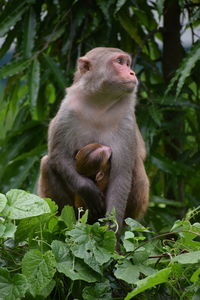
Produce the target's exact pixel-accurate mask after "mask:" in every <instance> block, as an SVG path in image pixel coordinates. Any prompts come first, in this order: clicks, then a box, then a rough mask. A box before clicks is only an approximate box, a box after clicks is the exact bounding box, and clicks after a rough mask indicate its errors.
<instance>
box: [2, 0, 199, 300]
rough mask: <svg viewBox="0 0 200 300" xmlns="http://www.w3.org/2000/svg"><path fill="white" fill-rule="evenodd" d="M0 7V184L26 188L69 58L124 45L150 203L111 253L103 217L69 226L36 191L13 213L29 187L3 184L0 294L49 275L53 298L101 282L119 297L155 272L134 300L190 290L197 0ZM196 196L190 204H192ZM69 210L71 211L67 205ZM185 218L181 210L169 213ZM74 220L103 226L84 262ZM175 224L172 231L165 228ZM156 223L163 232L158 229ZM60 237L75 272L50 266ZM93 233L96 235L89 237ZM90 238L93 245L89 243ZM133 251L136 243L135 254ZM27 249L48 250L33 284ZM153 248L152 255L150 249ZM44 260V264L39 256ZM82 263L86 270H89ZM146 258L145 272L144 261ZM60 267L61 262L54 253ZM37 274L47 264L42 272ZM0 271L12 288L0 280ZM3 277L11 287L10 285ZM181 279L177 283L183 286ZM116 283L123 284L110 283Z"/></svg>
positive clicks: (30, 0)
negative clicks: (27, 209)
mask: <svg viewBox="0 0 200 300" xmlns="http://www.w3.org/2000/svg"><path fill="white" fill-rule="evenodd" d="M0 12H1V13H0V37H2V38H3V40H2V41H3V43H2V46H1V48H0V63H1V64H2V65H3V66H2V67H1V68H0V79H1V81H0V191H1V192H2V193H3V194H5V193H7V192H8V191H9V190H10V189H13V188H20V189H23V190H27V191H30V192H33V193H34V192H35V190H36V182H37V178H38V169H39V160H40V157H41V156H42V155H43V154H44V153H45V152H46V148H47V140H46V137H47V126H48V123H49V120H50V119H51V118H52V117H53V116H54V115H55V112H56V111H57V109H58V106H59V104H60V101H61V100H62V97H63V96H64V93H65V88H66V87H67V86H69V85H70V84H71V82H72V76H73V72H74V68H75V65H76V59H77V57H78V56H80V55H82V54H84V53H85V52H86V51H87V50H89V49H91V48H93V47H96V46H112V47H119V48H122V49H123V50H125V51H127V52H129V53H130V54H131V55H132V56H133V60H134V69H135V71H136V73H137V76H138V78H139V80H140V87H139V92H138V106H137V112H136V113H137V119H138V123H139V125H140V128H141V131H142V134H143V136H144V138H145V142H146V145H147V150H148V159H147V161H146V169H147V173H148V175H149V177H150V181H151V204H150V208H149V210H148V214H147V216H146V218H145V220H144V222H143V225H144V226H145V227H140V225H134V224H136V223H134V221H130V220H129V221H128V226H129V227H128V229H127V233H125V235H124V237H123V243H122V250H121V251H122V252H121V253H120V254H121V255H117V254H116V253H115V252H114V245H115V237H114V236H113V235H112V233H111V232H109V233H106V231H105V227H104V226H103V227H99V225H93V226H89V225H87V224H86V219H84V220H82V221H80V220H79V222H78V223H77V224H75V221H71V223H70V224H71V225H70V224H69V223H68V221H66V218H65V217H63V218H61V219H59V217H56V216H55V212H56V208H55V207H54V208H52V207H51V208H48V207H47V206H45V204H44V203H43V202H41V203H43V204H41V206H42V208H41V207H40V205H39V204H38V201H39V200H37V199H36V200H33V204H34V205H35V210H36V212H37V213H36V214H31V213H30V214H27V215H24V214H23V213H19V212H15V202H16V201H18V200H19V198H20V197H21V199H23V202H25V201H26V199H27V197H28V196H27V194H26V195H25V194H20V193H21V192H17V191H14V192H13V191H11V192H9V193H11V194H8V196H6V197H5V196H4V195H3V194H2V195H1V198H0V212H1V215H2V218H1V219H0V222H1V223H0V239H1V240H0V241H1V244H0V247H1V253H3V254H1V256H0V265H1V266H2V268H1V275H0V299H21V298H23V297H24V295H25V293H26V297H27V298H26V299H33V297H35V299H40V298H41V299H44V298H45V297H47V295H49V293H50V292H51V289H50V287H54V286H55V289H54V293H56V291H55V290H59V289H60V292H61V296H60V299H64V298H63V297H66V299H67V297H68V296H69V297H68V298H69V299H70V297H72V296H70V295H73V297H74V298H76V297H77V298H78V299H81V298H80V297H81V296H80V295H78V296H76V295H75V294H73V293H74V290H77V289H78V287H77V286H79V290H80V294H81V293H82V297H83V298H84V299H101V298H100V296H97V295H96V296H93V298H92V296H91V297H90V296H88V295H90V293H92V292H93V291H94V290H95V291H99V295H101V296H102V295H104V294H105V295H106V293H107V294H108V296H105V295H104V297H103V296H102V297H103V298H106V297H107V298H106V299H111V291H110V288H112V291H114V293H113V297H116V299H123V297H125V295H126V294H127V293H128V292H130V291H131V290H133V288H134V287H136V289H135V290H134V292H133V293H137V291H138V289H140V288H142V287H143V286H145V287H147V288H148V289H150V288H151V287H152V286H155V285H156V282H157V284H158V287H157V288H156V289H151V290H150V291H151V292H149V290H148V291H147V293H145V292H144V293H143V294H142V295H140V296H141V297H140V298H139V299H157V298H156V297H158V299H161V297H162V295H163V297H164V299H181V297H183V298H182V299H193V300H195V299H198V297H199V294H198V293H199V288H198V285H199V281H200V279H199V274H200V272H199V267H200V266H199V263H200V262H199V258H198V255H199V253H198V251H200V246H199V228H200V225H199V223H198V220H199V209H198V208H197V207H198V205H199V182H200V150H199V148H200V146H199V145H200V104H199V103H200V102H199V100H200V89H199V85H200V62H199V60H200V42H199V40H198V33H199V31H198V30H197V29H198V28H199V27H198V26H199V23H200V5H199V2H198V1H197V0H179V1H178V0H173V1H171V0H159V1H153V0H152V1H145V0H93V1H92V0H85V1H81V0H74V1H72V0H71V1H64V0H55V1H48V0H43V1H37V0H9V1H7V0H1V2H0ZM185 32H189V42H188V44H187V45H185V44H184V43H183V42H184V33H185ZM183 45H184V47H183ZM18 193H19V194H20V196H19V198H18ZM30 197H31V196H30ZM17 199H18V200H17ZM28 199H29V197H28ZM27 201H28V203H29V200H27ZM41 201H42V200H41ZM39 202H40V201H39ZM28 203H27V204H26V205H28ZM37 205H39V208H40V209H41V210H40V209H39V208H37ZM51 205H53V204H51ZM51 205H50V206H51ZM8 207H9V208H8ZM17 207H18V206H17ZM45 207H46V208H45ZM194 207H195V208H196V209H195V210H194V212H193V213H191V209H192V208H194ZM32 209H33V208H32ZM188 211H189V212H188ZM187 212H188V213H187ZM18 213H19V214H18ZM63 214H64V213H63ZM69 215H70V216H72V215H73V213H72V212H70V213H69V212H68V213H67V216H68V217H69ZM185 216H186V217H185ZM183 217H184V218H185V219H184V220H183V221H177V220H178V219H180V218H183ZM69 218H70V219H71V218H72V217H69ZM131 222H133V223H131ZM28 224H36V225H35V226H36V227H34V228H35V231H34V232H33V231H30V232H29V228H30V225H28ZM72 224H73V225H72ZM80 224H81V228H82V229H81V230H82V231H83V232H82V233H80V236H82V235H83V236H85V235H86V232H87V234H88V232H91V231H94V236H98V237H100V238H101V239H102V241H104V239H107V237H106V235H108V236H109V237H110V236H111V235H112V238H111V241H110V244H109V245H108V249H106V250H105V249H104V250H101V251H102V252H101V253H102V257H104V259H105V257H107V260H106V259H105V260H104V261H103V262H102V261H101V260H98V259H96V261H93V259H94V257H93V256H92V258H89V259H88V261H87V259H84V258H83V257H81V255H83V253H85V252H84V251H87V250H88V249H87V250H85V247H86V246H85V244H84V241H83V245H82V244H81V242H80V241H77V244H76V243H75V241H76V237H75V236H74V234H75V233H76V231H79V230H80ZM174 224H175V225H174ZM192 224H193V225H192ZM137 226H139V227H137ZM72 227H73V228H72ZM147 227H148V229H147ZM138 228H139V229H138ZM141 228H142V229H141ZM73 230H75V233H74V231H73ZM152 231H155V232H157V235H160V236H159V238H155V239H154V238H153V239H152V234H153V233H152ZM174 231H178V233H175V234H174V233H173V232H174ZM59 232H60V233H59ZM141 232H142V233H141ZM165 232H170V234H168V235H165ZM172 233H173V234H172ZM162 234H164V235H162ZM153 236H154V237H155V234H153ZM13 238H14V239H15V243H14V244H13ZM143 239H146V240H145V241H146V242H145V243H142V242H141V240H143ZM194 239H195V240H194ZM69 240H70V243H71V242H72V244H73V243H75V244H76V245H77V247H78V248H77V249H76V250H74V248H73V247H72V246H70V245H71V244H70V245H69V246H66V243H65V244H60V247H61V249H62V246H63V248H65V249H63V251H66V252H65V253H64V254H63V255H64V257H65V255H66V256H67V259H68V260H69V261H68V264H69V265H68V266H70V264H71V262H72V261H73V263H74V262H75V261H76V262H77V261H78V263H80V265H79V267H80V269H81V271H80V269H79V270H78V271H77V270H76V272H77V274H78V275H77V277H73V276H72V275H70V274H66V273H65V272H66V271H65V272H62V271H60V269H59V267H58V264H59V257H58V255H57V252H56V250H55V247H57V245H56V243H64V241H67V242H69ZM126 240H127V242H126ZM148 241H149V242H148ZM129 242H130V244H129ZM154 242H155V243H154ZM91 243H92V244H95V243H96V242H95V239H94V240H91ZM102 243H103V242H102ZM140 243H141V244H140ZM156 243H158V244H159V245H157V244H156ZM127 244H128V245H127ZM45 245H46V246H45ZM52 245H54V246H52ZM93 246H94V245H93ZM66 247H68V248H66ZM79 247H80V248H79ZM129 247H130V248H129ZM96 248H98V245H96V244H95V246H94V249H96ZM147 248H148V249H147ZM78 249H79V250H78ZM149 249H150V250H149ZM38 251H39V252H38ZM81 251H83V252H81ZM89 251H91V250H90V248H89ZM94 251H96V250H94ZM104 251H105V253H107V255H108V256H106V254H105V253H104ZM138 251H139V252H140V251H144V253H143V254H144V255H143V254H142V255H141V253H138ZM92 253H93V252H92ZM108 253H109V254H108ZM31 255H32V256H34V255H36V256H37V257H39V258H37V257H36V258H35V259H36V260H37V261H38V264H40V263H39V262H40V259H41V260H42V261H43V260H44V261H46V264H47V266H46V265H45V263H44V265H45V267H44V268H46V269H45V270H47V269H48V272H50V273H48V272H47V273H45V272H46V271H45V272H43V271H41V272H40V269H37V271H38V274H40V275H41V278H40V279H41V281H39V282H40V288H41V289H38V287H36V286H34V287H33V286H30V281H31V280H32V279H30V278H29V275H31V274H28V273H29V270H27V269H28V263H27V261H29V259H30V261H31V259H32V258H30V257H29V256H31ZM95 255H96V254H95ZM95 255H94V256H95ZM137 255H138V256H140V258H138V259H139V264H140V262H141V261H140V259H144V260H142V262H141V264H142V267H141V269H140V268H139V267H138V263H137V259H136V257H137ZM176 255H178V258H177V257H176ZM181 255H185V256H184V258H183V261H184V263H183V261H182V257H181V258H179V256H181ZM187 255H188V257H187ZM190 255H192V256H190ZM97 256H98V254H97ZM141 256H142V258H141ZM152 256H154V257H155V258H148V257H152ZM95 257H96V256H95ZM33 259H34V258H33ZM90 259H91V260H90ZM102 259H103V258H102ZM156 259H157V262H156V263H155V260H156ZM85 260H86V261H85ZM185 261H187V262H186V263H185ZM48 263H49V264H50V265H51V266H49V267H48ZM35 264H36V263H35ZM41 264H43V262H42V263H41ZM82 264H84V268H86V269H87V270H89V271H87V272H88V273H87V275H85V273H84V272H85V269H84V271H83V270H82ZM91 264H92V266H91ZM36 265H37V264H36ZM100 265H101V268H100ZM144 265H145V266H148V268H151V271H149V272H148V271H144V269H145V267H144ZM21 268H22V269H21ZM60 268H64V267H63V265H62V264H61V266H60ZM120 268H121V269H120ZM123 268H124V269H123ZM143 268H144V269H143ZM148 268H147V269H148ZM91 269H92V270H91ZM147 269H145V270H147ZM163 269H165V271H166V272H167V273H165V272H164V273H163V274H165V275H162V270H163ZM122 270H123V271H122ZM124 270H125V271H126V272H127V273H125V271H124ZM131 270H132V271H131ZM148 270H150V269H148ZM79 271H80V272H83V273H79ZM10 272H11V273H10ZM31 272H32V271H31ZM33 272H34V271H33ZM59 272H61V273H64V275H65V276H67V278H68V279H67V280H64V278H63V276H64V275H63V274H61V275H60V274H59ZM95 272H96V273H95ZM131 272H133V273H134V275H131V274H133V273H131ZM156 272H157V273H156ZM159 272H161V273H159ZM93 273H95V275H94V277H95V276H96V277H95V279H94V280H93V281H88V278H86V277H87V276H91V277H92V276H93V275H92V274H93ZM13 274H14V275H13ZM42 274H43V275H44V274H46V276H47V279H46V281H45V280H44V278H43V277H44V276H43V275H42ZM80 274H81V275H80ZM102 274H103V275H102ZM156 274H157V275H156ZM159 274H161V275H159ZM180 274H181V275H182V277H181V275H180ZM54 275H55V278H54V279H53V277H54ZM123 275H124V276H123ZM168 275H169V276H168ZM38 276H39V275H38ZM42 276H43V277H42ZM81 276H83V277H81ZM84 276H85V277H84ZM98 276H100V277H98ZM151 276H153V278H152V277H151ZM157 276H158V278H157ZM160 276H161V277H160ZM178 277H180V280H179V279H178ZM5 278H7V281H8V283H9V286H10V287H5V286H3V285H2V282H5V280H6V279H5ZM102 278H104V279H105V282H104V281H103V280H102ZM130 278H131V279H130ZM146 278H147V279H146ZM159 278H161V279H160V280H161V281H159ZM38 280H39V279H38ZM52 280H53V282H54V283H52ZM142 280H144V281H145V280H146V282H144V283H143V281H142ZM149 280H150V281H149ZM156 280H158V281H156ZM168 280H169V281H168ZM13 282H15V284H14V283H13ZM27 282H29V283H27ZM41 282H43V284H42V283H41ZM91 282H93V284H91ZM138 282H139V283H138ZM149 282H150V283H149ZM162 282H166V285H164V287H163V285H159V284H160V283H162ZM86 283H88V284H86ZM110 283H111V285H110ZM13 284H14V285H13ZM143 284H144V285H143ZM16 285H17V288H16ZM33 285H34V283H33ZM60 286H62V288H60ZM94 286H95V289H94ZM11 288H12V289H13V290H15V292H13V290H11V292H10V289H11ZM185 288H187V289H186V294H184V293H183V290H184V289H185ZM118 289H120V290H122V294H120V293H118V292H117V290H118ZM145 289H146V288H145ZM145 289H142V290H140V292H142V291H143V290H145ZM3 291H5V292H4V293H3ZM36 291H38V294H37V293H36ZM103 291H104V292H103ZM87 293H88V294H87ZM158 293H159V294H158ZM57 294H58V293H57ZM57 294H56V295H57ZM38 295H40V296H38ZM42 295H43V298H42ZM54 295H55V294H54ZM64 295H65V296H64ZM67 295H68V296H67ZM85 295H86V296H85ZM134 295H136V294H134ZM158 295H161V296H160V298H159V296H158ZM195 295H196V296H195ZM132 296H133V294H132ZM132 296H130V297H132ZM49 297H51V296H49ZM98 297H99V298H98ZM109 297H110V298H109ZM127 297H129V296H127ZM130 297H129V298H126V299H131V298H130ZM151 297H152V298H151ZM192 297H193V298H192ZM49 299H53V298H49ZM72 299H73V298H72ZM136 299H137V298H136Z"/></svg>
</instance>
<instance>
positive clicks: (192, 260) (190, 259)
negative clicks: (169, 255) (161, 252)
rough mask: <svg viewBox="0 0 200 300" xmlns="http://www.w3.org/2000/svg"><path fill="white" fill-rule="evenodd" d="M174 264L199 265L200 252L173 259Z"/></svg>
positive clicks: (181, 255)
mask: <svg viewBox="0 0 200 300" xmlns="http://www.w3.org/2000/svg"><path fill="white" fill-rule="evenodd" d="M172 261H173V262H178V263H179V264H183V265H185V264H197V263H198V262H200V251H193V252H189V253H183V254H180V255H177V256H175V257H173V259H172Z"/></svg>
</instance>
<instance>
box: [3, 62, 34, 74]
mask: <svg viewBox="0 0 200 300" xmlns="http://www.w3.org/2000/svg"><path fill="white" fill-rule="evenodd" d="M29 64H30V60H24V59H19V60H16V61H12V62H10V63H8V64H7V65H4V66H3V67H1V69H0V79H3V78H7V77H9V76H13V75H15V74H18V73H20V72H22V71H23V70H25V69H26V68H27V67H28V66H29Z"/></svg>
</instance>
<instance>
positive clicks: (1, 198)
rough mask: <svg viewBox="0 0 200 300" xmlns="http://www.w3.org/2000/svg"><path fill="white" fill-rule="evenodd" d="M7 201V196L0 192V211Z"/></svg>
mask: <svg viewBox="0 0 200 300" xmlns="http://www.w3.org/2000/svg"><path fill="white" fill-rule="evenodd" d="M6 203H7V198H6V196H5V195H4V194H1V193H0V212H2V210H3V209H4V208H5V206H6Z"/></svg>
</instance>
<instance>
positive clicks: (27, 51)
mask: <svg viewBox="0 0 200 300" xmlns="http://www.w3.org/2000/svg"><path fill="white" fill-rule="evenodd" d="M35 34H36V18H35V12H34V9H33V7H30V9H29V12H28V14H27V16H26V20H25V26H24V34H23V54H24V58H25V59H27V58H30V57H31V56H32V50H33V46H34V39H35Z"/></svg>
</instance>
